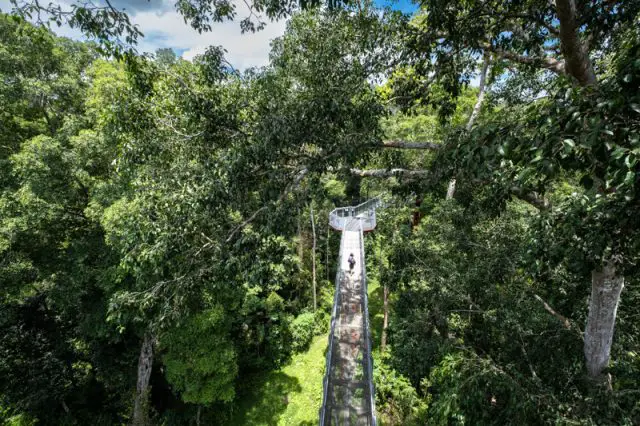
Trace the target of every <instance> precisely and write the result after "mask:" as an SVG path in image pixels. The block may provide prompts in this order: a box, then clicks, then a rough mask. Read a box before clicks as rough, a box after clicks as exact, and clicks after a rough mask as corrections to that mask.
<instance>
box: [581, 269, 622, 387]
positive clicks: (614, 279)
mask: <svg viewBox="0 0 640 426" xmlns="http://www.w3.org/2000/svg"><path fill="white" fill-rule="evenodd" d="M623 287H624V277H622V276H617V275H616V268H615V266H613V265H612V264H607V265H605V266H604V267H603V268H602V269H601V270H594V271H593V272H592V273H591V297H590V299H589V317H588V318H587V328H586V330H585V332H584V356H585V358H586V363H587V371H588V372H589V376H591V377H593V378H597V377H599V376H600V374H601V373H602V370H604V369H605V368H606V367H607V365H608V364H609V357H610V354H611V343H612V342H613V331H614V328H615V323H616V313H617V310H618V303H619V302H620V294H621V293H622V288H623Z"/></svg>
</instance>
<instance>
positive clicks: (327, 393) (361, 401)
mask: <svg viewBox="0 0 640 426" xmlns="http://www.w3.org/2000/svg"><path fill="white" fill-rule="evenodd" d="M379 206H380V199H379V198H374V199H371V200H368V201H366V202H364V203H362V204H360V205H357V206H353V207H343V208H338V209H335V210H333V211H332V212H331V213H330V215H329V224H330V225H331V227H332V228H334V229H336V230H338V231H341V232H342V235H341V240H340V252H339V254H338V271H337V273H336V289H335V296H334V300H333V311H332V313H331V330H330V333H329V348H328V350H327V361H326V370H325V371H326V372H325V377H324V382H323V386H324V395H323V399H322V407H321V408H320V425H321V426H325V425H331V426H347V425H348V426H361V425H367V426H375V425H376V417H375V402H374V395H375V394H374V390H373V360H372V357H371V334H370V330H369V307H368V299H367V271H366V265H365V257H364V233H365V232H368V231H372V230H373V229H374V228H375V227H376V208H377V207H379ZM350 254H353V255H354V257H355V259H356V264H355V267H354V268H353V270H352V271H351V270H350V268H349V266H348V257H349V255H350Z"/></svg>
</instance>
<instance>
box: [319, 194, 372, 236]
mask: <svg viewBox="0 0 640 426" xmlns="http://www.w3.org/2000/svg"><path fill="white" fill-rule="evenodd" d="M381 204H382V199H381V198H380V197H376V198H372V199H370V200H367V201H365V202H364V203H362V204H358V205H357V206H352V207H338V208H336V209H333V210H332V211H331V213H329V225H331V227H332V228H333V229H336V230H338V231H343V230H344V229H345V225H346V223H347V221H348V220H349V219H351V218H354V217H357V218H359V219H361V221H362V230H363V231H364V232H368V231H372V230H373V229H374V228H375V227H376V208H377V207H379V206H380V205H381Z"/></svg>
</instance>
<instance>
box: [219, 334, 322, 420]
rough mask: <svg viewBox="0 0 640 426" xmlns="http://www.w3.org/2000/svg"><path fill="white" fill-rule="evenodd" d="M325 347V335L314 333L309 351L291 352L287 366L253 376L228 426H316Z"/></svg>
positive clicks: (320, 396)
mask: <svg viewBox="0 0 640 426" xmlns="http://www.w3.org/2000/svg"><path fill="white" fill-rule="evenodd" d="M326 348H327V335H322V336H316V337H314V339H313V341H312V342H311V346H310V347H309V350H307V351H306V352H304V353H299V354H296V355H294V356H293V358H292V360H291V362H290V363H289V364H288V365H287V366H285V367H284V368H282V369H280V370H278V371H273V372H270V373H268V374H266V375H265V376H263V377H259V378H256V380H255V383H252V386H251V389H252V390H251V391H250V392H249V393H248V394H246V395H244V396H243V397H242V399H241V400H240V402H239V404H238V411H237V412H236V414H235V415H234V417H233V419H232V421H231V425H237V426H240V425H268V426H275V425H278V426H293V425H296V426H297V425H316V424H317V423H318V411H319V410H320V405H321V404H322V377H323V375H324V364H325V350H326Z"/></svg>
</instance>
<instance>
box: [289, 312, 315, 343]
mask: <svg viewBox="0 0 640 426" xmlns="http://www.w3.org/2000/svg"><path fill="white" fill-rule="evenodd" d="M315 322H316V320H315V315H314V314H313V313H311V312H305V313H303V314H300V315H298V316H297V317H296V319H294V320H293V321H292V322H291V336H292V345H291V346H292V348H293V350H294V351H295V352H302V351H305V350H307V348H308V347H309V344H310V343H311V339H313V336H314V334H315V329H316V324H315Z"/></svg>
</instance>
